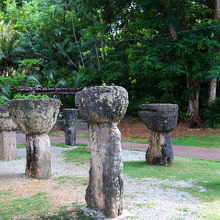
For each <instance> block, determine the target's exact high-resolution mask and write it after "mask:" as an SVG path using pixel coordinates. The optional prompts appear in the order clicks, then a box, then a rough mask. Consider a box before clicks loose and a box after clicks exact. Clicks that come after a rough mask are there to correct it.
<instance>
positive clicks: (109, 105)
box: [76, 86, 128, 218]
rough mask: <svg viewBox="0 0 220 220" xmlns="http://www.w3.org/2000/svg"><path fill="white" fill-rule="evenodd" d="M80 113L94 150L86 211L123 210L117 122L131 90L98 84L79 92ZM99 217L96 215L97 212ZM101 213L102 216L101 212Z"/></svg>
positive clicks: (112, 212)
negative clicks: (87, 126) (87, 125)
mask: <svg viewBox="0 0 220 220" xmlns="http://www.w3.org/2000/svg"><path fill="white" fill-rule="evenodd" d="M76 104H77V105H78V107H79V111H80V114H81V115H82V116H83V117H84V119H85V120H87V121H88V122H89V123H88V124H89V133H90V143H89V149H90V151H91V160H90V172H89V175H90V177H89V186H88V187H87V190H86V203H87V208H85V209H84V211H85V212H87V213H88V214H90V215H92V216H94V214H93V213H94V211H95V212H96V213H99V214H100V213H101V214H100V215H103V216H102V217H103V218H104V217H105V216H107V217H116V216H119V215H121V214H122V192H123V181H122V179H121V171H122V155H121V142H120V140H121V133H120V131H119V130H118V127H117V123H116V122H118V121H120V119H122V118H123V116H124V114H125V113H126V110H127V106H128V93H127V91H126V90H125V89H124V88H123V87H119V86H96V87H92V88H88V89H84V90H82V91H81V92H78V93H77V94H76ZM95 217H97V216H95ZM99 217H100V216H99Z"/></svg>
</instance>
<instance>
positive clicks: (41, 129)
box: [9, 98, 60, 134]
mask: <svg viewBox="0 0 220 220" xmlns="http://www.w3.org/2000/svg"><path fill="white" fill-rule="evenodd" d="M59 107H60V101H59V100H58V99H50V98H47V99H45V98H42V99H37V98H34V99H15V100H12V101H11V102H10V103H9V110H10V114H11V116H12V119H13V120H14V121H15V122H16V123H17V125H18V127H19V129H20V130H22V131H23V132H24V133H26V134H43V133H47V132H49V131H50V130H51V128H52V127H53V125H54V124H55V122H56V119H57V115H58V113H59Z"/></svg>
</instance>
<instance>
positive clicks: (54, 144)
mask: <svg viewBox="0 0 220 220" xmlns="http://www.w3.org/2000/svg"><path fill="white" fill-rule="evenodd" d="M51 146H53V147H63V148H69V146H68V145H66V144H65V143H51Z"/></svg>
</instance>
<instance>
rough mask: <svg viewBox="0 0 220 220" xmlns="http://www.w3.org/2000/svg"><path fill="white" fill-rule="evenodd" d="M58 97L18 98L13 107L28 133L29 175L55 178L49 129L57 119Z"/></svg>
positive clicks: (19, 125)
mask: <svg viewBox="0 0 220 220" xmlns="http://www.w3.org/2000/svg"><path fill="white" fill-rule="evenodd" d="M59 107H60V101H59V100H57V99H49V98H48V99H36V98H34V99H15V100H12V101H11V102H10V103H9V110H10V114H11V115H12V118H13V119H14V120H15V122H16V123H17V125H18V128H19V129H20V130H22V131H23V132H24V133H25V134H26V170H25V174H26V176H28V177H32V178H36V179H50V178H51V161H50V139H49V136H48V132H49V131H50V130H51V128H52V127H53V125H54V124H55V122H56V120H57V115H58V113H59Z"/></svg>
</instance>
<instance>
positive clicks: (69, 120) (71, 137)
mask: <svg viewBox="0 0 220 220" xmlns="http://www.w3.org/2000/svg"><path fill="white" fill-rule="evenodd" d="M78 112H79V110H78V109H63V116H64V119H65V125H66V126H65V143H66V145H69V146H74V145H75V144H76V127H75V125H76V120H77V116H78Z"/></svg>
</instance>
